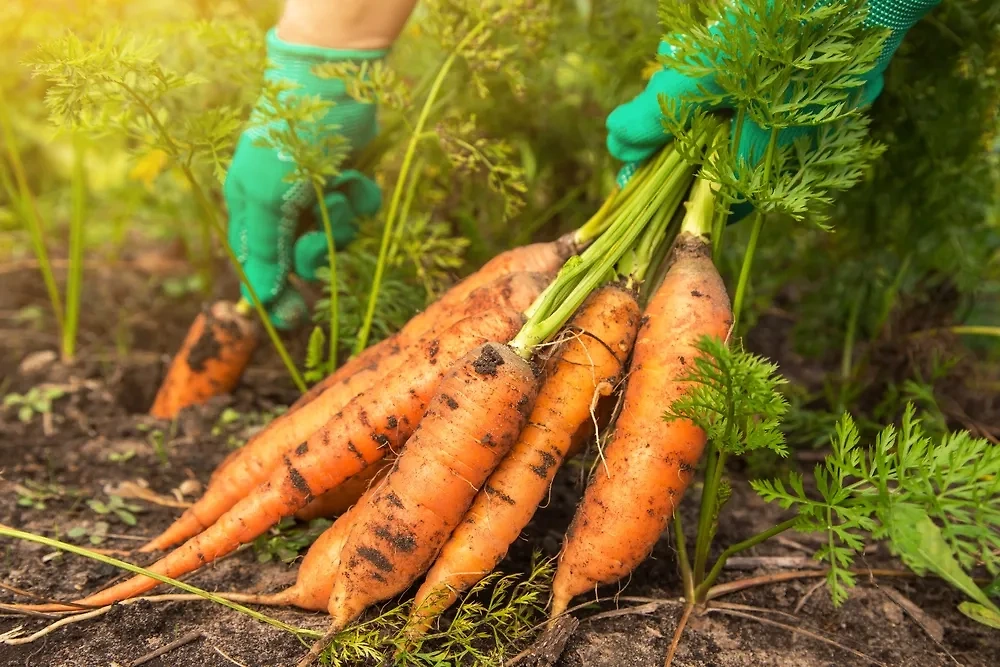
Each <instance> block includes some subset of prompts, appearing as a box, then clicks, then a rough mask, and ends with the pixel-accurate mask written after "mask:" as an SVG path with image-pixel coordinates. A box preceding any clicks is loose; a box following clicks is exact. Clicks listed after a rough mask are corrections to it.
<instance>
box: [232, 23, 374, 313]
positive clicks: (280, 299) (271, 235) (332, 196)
mask: <svg viewBox="0 0 1000 667" xmlns="http://www.w3.org/2000/svg"><path fill="white" fill-rule="evenodd" d="M385 53H386V51H385V50H371V51H368V50H363V51H359V50H339V49H327V48H321V47H315V46H306V45H301V44H290V43H288V42H284V41H282V40H281V39H280V38H279V37H278V35H277V33H276V31H275V30H274V29H272V30H271V31H270V32H268V34H267V54H268V58H269V60H270V63H271V64H270V66H269V68H268V69H267V71H266V72H265V78H266V79H267V80H268V81H285V82H291V83H293V84H296V86H297V87H295V88H294V89H293V90H288V91H283V92H282V93H281V94H280V97H279V99H282V100H284V99H287V96H288V95H302V96H305V95H308V96H313V97H319V98H321V99H323V100H326V101H329V102H332V103H333V104H334V106H332V107H331V108H330V109H329V110H328V111H327V112H326V114H325V115H324V116H323V117H322V118H319V119H317V120H316V121H315V122H312V123H309V124H308V125H307V126H305V127H302V128H296V131H297V132H298V133H299V136H305V137H308V138H309V139H310V140H314V141H315V140H319V139H322V138H324V137H328V136H330V135H333V134H340V135H343V136H344V137H345V138H346V139H347V141H348V142H349V144H350V146H349V149H350V152H351V154H352V155H353V154H356V153H357V152H358V151H359V150H361V149H362V148H364V146H365V145H367V144H368V143H369V142H370V141H371V140H372V139H373V138H374V137H375V135H376V133H377V131H378V127H377V124H376V119H375V105H374V104H366V103H361V102H358V101H356V100H354V99H353V98H351V97H350V96H349V95H348V94H347V90H346V86H345V85H344V82H343V81H340V80H338V79H322V78H320V77H317V76H315V75H314V74H313V73H312V71H311V70H312V67H313V66H315V65H319V64H322V63H336V62H344V61H372V60H377V59H379V58H382V57H384V56H385ZM264 104H265V102H264V101H263V100H262V101H261V102H259V103H258V107H257V109H255V111H254V115H258V114H260V113H261V109H262V108H263V106H262V105H264ZM254 115H252V116H251V121H253V118H254ZM278 122H279V121H272V124H273V123H278ZM280 122H281V123H283V122H284V121H280ZM272 126H273V125H272ZM267 130H268V126H261V125H260V124H257V125H251V127H249V128H248V129H246V130H245V131H244V132H243V134H242V135H241V137H240V139H239V142H238V143H237V146H236V153H235V155H234V156H233V162H232V165H231V166H230V168H229V172H228V174H227V175H226V182H225V187H224V195H225V199H226V205H227V207H228V209H229V244H230V246H231V247H232V249H233V251H234V252H235V253H236V257H237V259H238V260H239V262H240V264H241V266H242V267H243V271H244V272H245V273H246V276H247V280H248V281H249V284H250V285H251V286H253V289H254V291H256V293H257V296H258V297H259V298H260V300H261V302H262V303H263V304H264V306H265V308H266V309H267V312H268V315H269V316H270V318H271V321H272V323H273V324H274V325H275V327H277V328H279V329H292V328H294V327H296V326H297V325H298V324H300V323H301V322H303V321H304V320H305V319H307V317H308V308H307V307H306V304H305V301H304V299H303V298H302V295H300V294H299V293H298V292H297V291H296V290H295V288H293V287H292V286H291V285H289V283H288V276H289V273H290V272H291V271H293V270H294V272H295V273H296V274H297V275H298V276H300V277H301V278H303V279H305V280H314V279H315V277H316V270H317V269H318V268H319V267H321V266H324V265H325V264H326V262H327V243H326V236H325V234H324V233H323V231H322V230H323V226H322V218H321V215H320V206H319V202H318V201H317V197H316V193H315V190H314V188H313V186H312V184H311V183H310V182H307V181H297V182H292V181H290V180H289V176H290V174H292V173H293V172H294V170H295V165H294V163H293V162H292V159H291V156H289V155H287V154H285V153H283V152H282V151H279V150H277V149H276V148H274V147H269V146H264V145H261V139H262V137H265V136H266V134H267ZM323 200H324V202H325V204H326V208H327V210H328V212H329V216H330V223H331V226H332V230H333V238H334V243H335V244H336V246H337V247H338V248H342V247H344V246H345V245H347V244H348V243H350V242H351V241H352V240H353V239H354V237H355V236H356V234H357V227H356V224H357V219H358V218H359V217H364V216H370V215H373V214H374V213H375V212H376V211H377V210H378V208H379V206H381V202H382V198H381V193H380V191H379V188H378V186H377V185H376V184H375V183H374V181H372V180H371V179H369V178H368V177H366V176H364V175H363V174H361V173H360V172H358V171H354V170H345V171H343V172H342V173H341V174H340V175H339V176H338V177H337V178H334V179H329V180H328V181H327V183H326V185H325V190H324V197H323ZM303 220H306V221H307V222H309V223H310V226H311V229H310V230H309V231H307V232H306V233H304V234H303V235H302V236H301V237H299V238H298V240H296V238H295V237H296V233H297V231H298V229H299V227H300V224H301V223H302V222H303ZM242 292H243V296H244V297H245V298H247V299H249V298H250V290H249V288H248V287H247V285H245V284H244V285H242Z"/></svg>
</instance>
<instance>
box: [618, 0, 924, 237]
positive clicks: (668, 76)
mask: <svg viewBox="0 0 1000 667" xmlns="http://www.w3.org/2000/svg"><path fill="white" fill-rule="evenodd" d="M940 1H941V0H871V2H870V4H869V11H868V16H867V18H866V20H865V24H866V25H867V26H869V27H880V28H888V29H890V30H891V31H892V32H891V35H890V36H889V37H888V38H887V40H886V42H885V44H884V46H883V48H882V53H881V55H880V57H879V59H878V63H877V64H876V66H875V68H874V69H873V70H872V71H871V72H869V73H868V75H867V76H866V77H865V83H864V85H863V87H862V88H861V90H860V91H859V93H860V94H859V96H858V102H859V104H860V106H862V107H865V106H868V105H870V104H871V103H872V102H874V101H875V99H876V98H877V97H878V96H879V94H880V93H881V92H882V88H883V84H884V79H883V74H884V72H885V70H886V68H887V67H888V66H889V61H890V60H891V59H892V56H893V54H895V53H896V49H898V48H899V45H900V43H901V42H902V41H903V36H904V35H905V34H906V32H907V31H908V30H909V29H910V28H911V27H913V25H914V24H916V23H917V21H919V20H920V19H921V18H923V16H924V15H925V14H927V12H929V11H930V10H931V9H932V8H933V7H934V6H936V5H937V4H939V3H940ZM667 49H669V46H668V45H667V44H666V43H664V42H661V43H660V47H659V49H658V53H659V54H660V55H664V54H666V52H667ZM699 89H704V90H705V91H708V92H710V93H713V94H719V93H721V92H722V90H721V88H720V87H719V85H718V84H717V83H716V81H715V77H714V76H712V75H708V76H704V77H701V78H697V79H696V78H691V77H688V76H685V75H683V74H680V73H679V72H676V71H673V70H670V69H667V68H664V69H661V70H660V71H658V72H656V73H655V74H654V75H653V76H652V77H651V78H650V80H649V83H648V84H647V86H646V89H645V90H643V91H642V92H641V93H639V95H637V96H636V97H635V98H634V99H632V100H631V101H629V102H626V103H625V104H622V105H621V106H619V107H617V108H616V109H615V110H614V111H612V112H611V114H610V115H609V116H608V118H607V129H608V139H607V145H608V151H609V152H610V153H611V155H612V156H614V157H615V158H617V159H618V160H621V161H622V162H625V163H626V164H625V166H624V167H622V169H621V171H620V172H619V174H618V185H619V186H624V185H625V183H626V182H627V181H628V179H629V178H630V177H631V176H632V174H633V173H634V171H635V168H636V166H637V165H638V163H641V162H643V161H644V160H646V159H647V158H649V157H650V156H651V155H652V154H653V153H655V152H656V151H657V150H659V148H660V147H661V146H663V145H664V144H666V143H667V142H668V141H669V140H670V135H669V134H667V133H666V132H665V130H664V128H663V125H662V124H661V120H662V118H663V115H662V112H661V109H660V104H659V96H660V95H664V96H665V97H666V98H668V99H672V100H676V101H678V102H682V101H684V100H686V99H687V98H689V97H690V96H691V95H695V94H697V93H698V92H699ZM699 106H700V107H701V108H702V110H705V111H711V110H714V109H715V108H730V106H731V105H728V104H725V103H723V104H720V105H717V106H715V107H712V106H709V105H707V104H702V105H699ZM732 131H733V132H736V131H737V129H736V128H735V127H734V128H733V130H732ZM815 132H816V127H815V126H807V127H788V128H784V129H782V130H780V131H779V132H778V139H777V143H778V146H779V147H784V146H788V145H789V144H791V143H792V142H794V141H795V140H796V139H797V138H798V137H801V136H808V135H811V134H814V133H815ZM770 137H771V132H770V130H769V129H767V128H763V127H761V126H760V125H758V124H757V123H755V122H754V121H752V120H750V119H749V118H747V119H745V120H744V121H743V126H742V128H741V130H740V131H739V145H738V146H737V158H742V159H743V160H745V161H746V162H747V164H750V165H756V164H758V163H759V162H760V160H761V159H762V158H763V156H764V153H765V151H766V149H767V145H768V143H769V141H770ZM749 212H750V207H749V205H737V206H735V207H734V208H733V211H732V215H731V216H730V222H735V221H737V220H739V219H741V218H743V217H745V216H746V215H747V213H749Z"/></svg>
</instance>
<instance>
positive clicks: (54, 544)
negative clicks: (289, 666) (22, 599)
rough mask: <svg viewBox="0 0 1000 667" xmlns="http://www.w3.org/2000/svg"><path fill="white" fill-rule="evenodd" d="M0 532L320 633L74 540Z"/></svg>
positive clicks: (312, 633) (307, 632)
mask: <svg viewBox="0 0 1000 667" xmlns="http://www.w3.org/2000/svg"><path fill="white" fill-rule="evenodd" d="M0 535H3V536H6V537H12V538H15V539H18V540H26V541H28V542H35V543H36V544H43V545H45V546H47V547H51V548H53V549H59V550H60V551H68V552H69V553H71V554H75V555H77V556H83V557H84V558H90V559H91V560H96V561H98V562H100V563H104V564H105V565H112V566H114V567H117V568H119V569H121V570H125V571H126V572H131V573H132V574H140V575H143V576H146V577H149V578H150V579H155V580H157V581H159V582H161V583H164V584H170V585H171V586H173V587H175V588H179V589H181V590H182V591H187V592H188V593H192V594H194V595H197V596H198V597H201V598H204V599H206V600H209V601H211V602H214V603H216V604H220V605H222V606H223V607H229V608H230V609H232V610H234V611H238V612H240V613H241V614H246V615H247V616H249V617H250V618H253V619H255V620H258V621H260V622H262V623H267V624H268V625H271V626H273V627H275V628H278V629H279V630H284V631H285V632H291V633H292V634H295V635H299V636H305V637H319V636H320V635H321V634H322V633H320V632H316V631H315V630H307V629H304V628H296V627H295V626H292V625H288V624H287V623H284V622H283V621H279V620H278V619H276V618H271V617H270V616H267V615H265V614H262V613H260V612H259V611H254V610H253V609H249V608H247V607H244V606H243V605H241V604H237V603H236V602H231V601H229V600H227V599H225V598H222V597H219V596H218V595H214V594H212V593H209V592H208V591H204V590H202V589H200V588H195V587H194V586H192V585H191V584H186V583H184V582H183V581H178V580H176V579H171V578H170V577H166V576H163V575H162V574H157V573H156V572H152V571H150V570H147V569H146V568H143V567H139V566H137V565H132V564H131V563H126V562H125V561H123V560H118V559H117V558H112V557H111V556H105V555H104V554H99V553H96V552H93V551H90V550H89V549H84V548H82V547H78V546H76V545H74V544H67V543H66V542H60V541H59V540H54V539H52V538H50V537H45V536H43V535H35V534H34V533H26V532H24V531H21V530H16V529H14V528H8V527H6V526H3V525H0Z"/></svg>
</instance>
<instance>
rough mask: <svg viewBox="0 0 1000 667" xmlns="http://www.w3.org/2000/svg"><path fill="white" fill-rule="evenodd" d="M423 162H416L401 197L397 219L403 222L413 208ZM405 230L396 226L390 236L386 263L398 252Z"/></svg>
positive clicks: (401, 226) (400, 226) (403, 226)
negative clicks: (400, 207) (390, 243)
mask: <svg viewBox="0 0 1000 667" xmlns="http://www.w3.org/2000/svg"><path fill="white" fill-rule="evenodd" d="M424 162H425V160H423V159H421V160H419V161H418V162H417V166H416V168H415V169H414V170H413V174H412V175H411V176H410V182H409V183H407V184H406V195H405V196H404V197H403V207H402V209H401V210H400V214H399V217H400V218H401V219H403V220H408V219H409V217H410V208H411V207H412V206H413V200H414V199H415V198H416V195H417V183H419V182H420V175H421V173H422V172H423V170H424ZM405 228H406V227H405V225H398V226H397V227H396V231H395V233H394V234H393V235H392V245H390V246H389V254H388V255H387V259H386V261H390V262H391V261H392V260H393V259H394V258H395V257H396V254H397V253H398V252H399V244H400V242H401V241H402V240H403V230H404V229H405Z"/></svg>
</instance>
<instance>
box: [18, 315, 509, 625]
mask: <svg viewBox="0 0 1000 667" xmlns="http://www.w3.org/2000/svg"><path fill="white" fill-rule="evenodd" d="M523 321H524V316H523V315H522V314H521V313H520V312H516V311H514V310H512V309H509V308H508V309H497V310H491V311H488V312H486V313H482V314H480V315H476V316H473V317H468V318H466V319H464V320H462V321H461V322H459V323H457V324H455V325H454V326H452V327H450V328H449V329H448V330H447V331H445V332H443V333H442V334H441V335H440V336H433V337H430V338H426V337H425V339H424V340H422V341H421V343H420V344H419V345H416V346H414V347H413V348H412V349H411V352H410V354H409V355H408V358H407V359H406V360H405V361H403V363H401V364H400V365H399V366H398V368H397V369H396V371H395V372H394V373H393V374H392V375H390V376H389V377H386V378H385V379H384V381H383V382H382V383H381V384H380V385H378V386H377V387H373V388H372V389H371V390H369V391H367V392H365V393H363V394H360V395H358V396H356V397H355V398H354V399H353V400H352V401H350V402H349V403H348V404H347V405H346V406H344V408H343V410H341V411H340V412H338V413H337V414H335V415H333V416H332V417H331V418H330V420H329V421H328V422H327V424H326V425H325V426H324V427H323V428H322V429H320V430H319V431H317V432H316V433H314V434H313V435H312V436H311V437H310V438H309V439H308V440H307V441H305V442H303V443H302V444H300V445H299V446H298V447H296V448H295V450H294V451H292V452H289V453H288V454H286V455H285V456H284V457H283V458H282V460H281V463H280V464H279V465H278V467H277V468H276V469H275V470H274V471H273V473H272V474H271V475H270V477H269V478H268V479H267V480H266V481H265V482H263V483H262V484H260V485H259V486H257V487H256V488H255V489H251V490H249V491H248V492H247V493H245V494H243V495H244V496H245V497H243V498H242V499H241V500H240V501H239V502H238V503H236V505H234V506H233V507H232V509H230V510H229V511H227V512H225V513H223V514H222V516H221V517H219V520H218V521H216V522H215V523H213V524H212V525H211V526H209V527H208V528H207V529H206V530H205V531H204V532H203V533H201V534H199V535H196V536H195V537H193V538H191V539H190V540H188V541H187V542H185V543H184V544H183V545H181V546H180V547H178V548H177V549H175V550H174V551H172V552H171V553H170V554H168V555H167V556H165V557H163V558H161V559H160V560H158V561H157V562H155V563H153V564H152V565H151V566H150V567H149V568H148V569H150V570H152V571H153V572H156V573H159V574H164V575H166V576H169V577H174V578H176V577H179V576H181V575H183V574H186V573H188V572H191V571H192V570H195V569H197V568H199V567H201V566H202V565H204V564H206V563H210V562H212V561H214V560H215V559H216V558H219V557H221V556H224V555H226V554H228V553H230V552H232V551H233V550H234V549H236V548H237V547H238V546H239V545H240V544H244V543H246V542H249V541H250V540H253V539H254V538H255V537H257V536H258V535H261V534H262V533H264V532H265V531H266V530H267V529H268V528H270V527H271V526H272V525H274V524H275V523H276V522H277V521H278V520H279V519H281V518H282V517H285V516H290V515H292V514H294V513H295V512H296V511H298V510H300V509H301V508H302V507H304V506H305V505H306V504H308V503H309V501H310V500H312V499H313V498H315V497H316V496H318V495H320V494H322V493H325V492H326V491H329V490H330V489H333V488H335V487H336V486H337V485H339V484H341V483H343V482H344V480H346V479H347V478H349V477H351V476H352V475H355V474H357V473H358V472H360V471H362V470H364V469H365V468H367V467H368V466H370V465H371V464H372V463H375V462H376V461H378V460H380V459H381V458H383V457H384V456H386V455H387V454H389V453H390V452H392V451H396V450H397V449H398V448H399V447H401V446H402V445H403V443H405V442H406V440H407V439H408V438H409V437H410V435H411V434H412V433H413V431H414V429H416V428H417V425H418V424H419V423H420V420H421V418H422V417H423V414H424V411H425V410H426V408H427V404H428V402H429V401H430V400H431V398H432V397H433V396H434V394H435V392H436V390H437V387H438V385H439V384H440V383H441V379H442V378H443V377H445V375H446V374H447V372H448V369H449V368H450V367H451V366H452V365H453V364H454V363H455V361H456V360H457V359H460V358H462V357H463V356H464V351H465V350H468V349H470V347H472V348H475V347H478V346H479V345H483V344H485V343H486V342H487V341H491V340H508V339H510V338H511V337H512V336H513V335H514V334H515V333H517V331H518V330H519V329H520V327H521V325H522V323H523ZM209 509H210V508H209ZM157 583H158V582H157V581H156V580H155V579H151V578H149V577H146V576H143V575H139V576H135V577H132V578H131V579H128V580H126V581H124V582H122V583H120V584H118V585H116V586H112V587H111V588H108V589H106V590H103V591H100V592H99V593H95V594H94V595H91V596H89V597H87V598H84V599H83V600H80V601H78V602H77V604H84V605H97V606H104V605H107V604H111V603H112V602H117V601H119V600H123V599H125V598H130V597H134V596H136V595H139V594H141V593H144V592H146V591H148V590H150V589H151V588H154V587H155V586H156V585H157ZM30 608H32V609H37V610H49V611H53V610H68V609H71V608H72V607H67V606H65V605H34V606H32V607H30Z"/></svg>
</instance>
